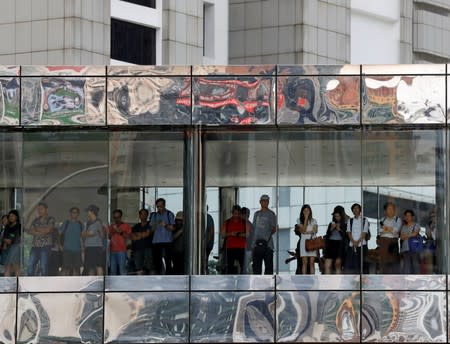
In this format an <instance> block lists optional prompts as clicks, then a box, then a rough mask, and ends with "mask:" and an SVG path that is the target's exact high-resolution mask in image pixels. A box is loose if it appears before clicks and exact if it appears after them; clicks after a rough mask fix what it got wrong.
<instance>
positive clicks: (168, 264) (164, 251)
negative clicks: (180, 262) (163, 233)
mask: <svg viewBox="0 0 450 344" xmlns="http://www.w3.org/2000/svg"><path fill="white" fill-rule="evenodd" d="M152 253H153V265H154V267H155V271H156V273H157V274H160V275H169V274H171V273H172V243H170V242H165V243H156V244H153V246H152ZM163 260H164V265H165V266H164V265H163Z"/></svg>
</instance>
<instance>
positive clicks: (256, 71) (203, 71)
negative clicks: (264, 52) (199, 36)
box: [192, 65, 276, 75]
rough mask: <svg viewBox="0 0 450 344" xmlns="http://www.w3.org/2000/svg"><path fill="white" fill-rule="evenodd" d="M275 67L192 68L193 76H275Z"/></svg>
mask: <svg viewBox="0 0 450 344" xmlns="http://www.w3.org/2000/svg"><path fill="white" fill-rule="evenodd" d="M275 71H276V66H274V65H242V66H238V65H234V66H203V65H202V66H192V75H275Z"/></svg>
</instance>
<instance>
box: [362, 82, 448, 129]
mask: <svg viewBox="0 0 450 344" xmlns="http://www.w3.org/2000/svg"><path fill="white" fill-rule="evenodd" d="M362 94H363V123H364V124H380V123H411V124H414V123H445V114H444V113H445V110H444V109H445V77H444V76H429V75H425V76H413V75H410V76H364V77H363V90H362Z"/></svg>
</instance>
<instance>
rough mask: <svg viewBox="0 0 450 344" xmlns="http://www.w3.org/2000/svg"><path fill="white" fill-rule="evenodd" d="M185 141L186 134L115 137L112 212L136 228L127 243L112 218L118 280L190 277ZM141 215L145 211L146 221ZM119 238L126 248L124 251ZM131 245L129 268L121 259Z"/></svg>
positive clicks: (112, 144)
mask: <svg viewBox="0 0 450 344" xmlns="http://www.w3.org/2000/svg"><path fill="white" fill-rule="evenodd" d="M184 140H185V136H184V133H182V132H165V133H161V132H143V131H140V132H115V133H112V134H111V137H110V180H111V190H110V197H111V200H110V204H111V209H112V210H113V209H120V210H122V212H123V216H122V219H121V221H123V222H125V223H127V224H129V225H130V226H131V227H132V228H131V233H130V234H129V235H128V237H127V238H126V239H124V238H123V237H122V236H120V234H118V235H116V234H114V228H113V227H114V223H115V222H117V221H116V220H115V217H114V214H112V217H111V227H110V231H111V245H110V249H111V255H110V256H111V267H112V269H111V270H110V273H111V274H112V275H119V274H122V275H123V274H125V273H132V274H176V275H183V274H185V273H186V272H187V271H188V270H187V269H188V259H185V258H186V257H187V252H188V251H187V244H188V238H189V233H190V232H189V230H188V228H186V226H185V225H184V223H186V222H185V216H184V213H183V211H184V197H183V195H184V190H183V178H184V173H185V172H184ZM161 199H162V200H161ZM157 201H158V202H157ZM159 206H161V207H160V208H157V207H159ZM139 209H145V210H143V211H142V212H141V215H140V214H139ZM117 223H119V222H117ZM113 238H115V239H119V240H120V241H121V242H122V245H121V247H119V246H118V245H116V244H115V243H114V239H113ZM127 241H128V242H127ZM126 245H129V248H128V253H129V257H128V263H127V265H126V266H125V267H124V266H123V263H124V262H123V260H120V259H121V257H122V255H123V253H125V252H126V251H127V248H126ZM118 267H119V268H118ZM120 267H121V268H122V269H120ZM124 270H125V271H124Z"/></svg>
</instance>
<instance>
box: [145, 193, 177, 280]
mask: <svg viewBox="0 0 450 344" xmlns="http://www.w3.org/2000/svg"><path fill="white" fill-rule="evenodd" d="M155 205H156V212H153V213H151V215H150V225H151V226H152V230H153V231H154V233H155V234H153V241H152V244H153V246H152V252H153V264H154V266H155V271H156V273H157V274H162V275H165V274H170V273H171V272H172V266H171V265H172V238H173V231H174V230H175V215H174V214H173V213H172V212H171V211H170V210H169V209H166V200H165V199H164V198H158V199H157V200H156V202H155ZM163 260H164V264H163Z"/></svg>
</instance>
